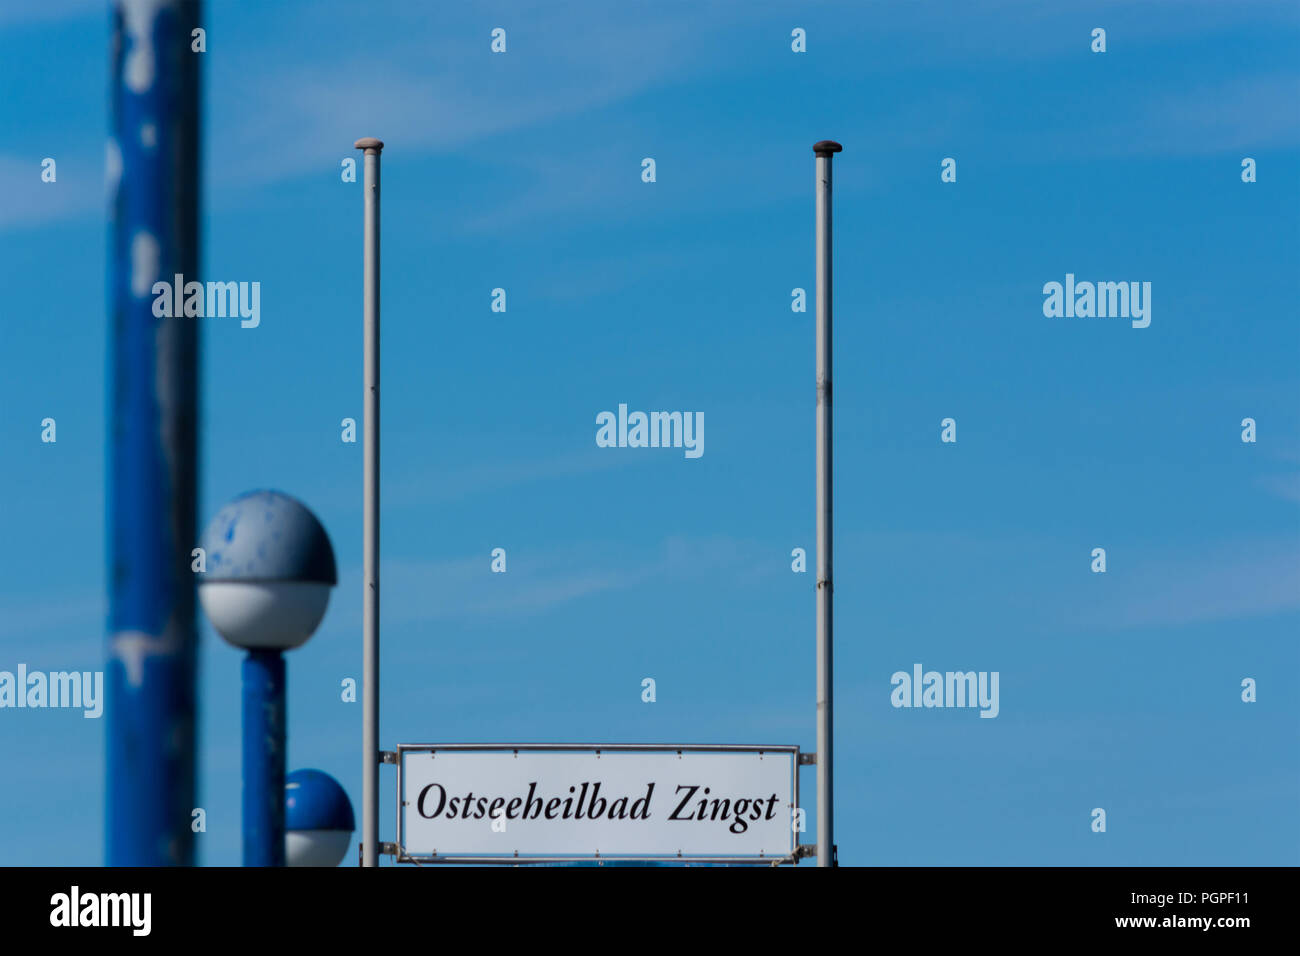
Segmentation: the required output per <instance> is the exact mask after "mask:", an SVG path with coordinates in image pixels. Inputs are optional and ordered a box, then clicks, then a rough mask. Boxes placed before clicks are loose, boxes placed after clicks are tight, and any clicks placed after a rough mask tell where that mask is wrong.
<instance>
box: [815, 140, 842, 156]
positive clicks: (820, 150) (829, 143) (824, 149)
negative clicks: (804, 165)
mask: <svg viewBox="0 0 1300 956" xmlns="http://www.w3.org/2000/svg"><path fill="white" fill-rule="evenodd" d="M843 149H844V147H843V146H841V145H840V144H839V143H837V142H835V140H833V139H824V140H822V141H821V142H820V143H813V152H814V153H816V154H817V155H818V156H829V155H830V154H831V153H838V152H842V151H843Z"/></svg>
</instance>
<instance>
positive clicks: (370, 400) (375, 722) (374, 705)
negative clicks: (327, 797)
mask: <svg viewBox="0 0 1300 956" xmlns="http://www.w3.org/2000/svg"><path fill="white" fill-rule="evenodd" d="M355 145H356V148H357V149H362V150H365V236H364V239H363V244H364V247H365V252H364V266H363V270H364V279H363V292H362V300H363V303H364V305H363V311H364V325H365V357H364V360H363V361H364V364H365V381H366V392H365V420H364V425H363V427H364V429H365V435H364V438H363V442H364V448H365V472H364V478H363V479H362V495H363V498H364V506H363V510H364V514H365V526H364V531H363V534H362V538H363V541H364V550H365V557H364V572H363V573H364V576H365V582H364V588H365V594H364V595H363V599H362V600H363V607H364V610H363V611H362V656H363V658H364V660H365V662H364V674H363V677H362V718H361V719H362V729H361V750H362V760H363V761H364V762H365V767H364V769H363V775H362V777H361V865H362V866H378V865H379V153H380V151H382V150H383V148H384V144H383V143H382V142H380V141H379V140H377V139H375V138H374V137H371V136H367V137H365V138H363V139H359V140H357V141H356V143H355Z"/></svg>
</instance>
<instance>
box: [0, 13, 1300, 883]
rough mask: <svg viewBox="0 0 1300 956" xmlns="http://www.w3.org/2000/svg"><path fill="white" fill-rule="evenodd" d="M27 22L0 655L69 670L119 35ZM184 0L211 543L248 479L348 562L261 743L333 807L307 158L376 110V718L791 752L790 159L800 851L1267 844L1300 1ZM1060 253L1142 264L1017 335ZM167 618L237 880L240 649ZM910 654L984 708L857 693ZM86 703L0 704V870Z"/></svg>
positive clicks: (353, 215) (1120, 857) (459, 730)
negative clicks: (698, 451)
mask: <svg viewBox="0 0 1300 956" xmlns="http://www.w3.org/2000/svg"><path fill="white" fill-rule="evenodd" d="M29 6H34V5H28V4H20V3H17V2H12V0H6V2H4V3H2V4H0V101H2V102H3V103H4V108H3V110H0V144H3V145H0V197H3V201H0V275H2V276H3V288H4V292H5V296H4V301H5V305H6V308H5V315H4V318H3V321H0V356H2V358H0V362H3V372H4V374H3V375H2V376H0V439H2V440H3V448H4V449H5V452H4V458H3V463H4V467H3V468H0V500H4V501H5V502H6V505H5V508H4V510H3V512H2V513H0V521H2V523H0V530H2V531H3V534H4V538H5V541H6V543H7V548H8V550H7V552H6V557H5V558H4V559H3V561H2V563H0V570H2V571H3V574H0V669H8V670H13V669H14V668H15V667H16V665H17V664H18V663H20V662H23V663H26V664H27V665H28V666H29V667H30V668H32V669H45V670H55V669H73V668H76V669H98V668H101V667H102V661H103V634H104V615H105V605H104V592H105V587H104V558H103V556H104V554H105V544H104V527H105V520H104V514H103V509H104V475H105V466H106V462H105V456H104V434H105V432H104V426H105V419H106V410H105V397H106V395H107V382H106V378H105V373H106V370H107V361H106V346H107V343H106V330H107V327H108V323H107V318H106V315H105V306H104V300H105V263H106V256H105V244H106V239H107V235H108V232H107V222H106V215H105V209H106V206H105V196H104V185H103V181H104V152H105V141H106V138H107V132H108V122H109V121H108V115H107V109H108V99H107V91H106V78H107V77H108V75H109V68H108V59H107V51H108V38H109V22H108V16H107V13H106V11H105V9H104V8H103V6H102V5H101V4H99V3H92V2H72V0H68V2H50V3H45V4H41V5H39V9H29ZM973 8H979V9H973ZM207 10H208V13H207V20H208V22H209V28H208V52H207V53H206V54H204V61H203V66H204V75H203V79H204V106H205V116H204V122H203V136H204V177H205V183H204V199H203V204H204V208H203V212H204V216H203V251H202V259H203V265H204V273H205V277H207V278H213V279H220V280H246V281H253V280H256V281H260V282H261V287H262V292H261V296H262V298H261V307H262V321H261V325H260V326H259V327H258V328H256V329H241V328H240V327H239V324H238V322H237V321H230V320H225V321H223V320H218V319H213V320H201V321H202V322H203V326H202V336H203V346H202V347H203V357H202V401H203V410H204V418H203V426H202V427H203V431H202V435H201V455H202V459H201V506H200V525H203V524H206V522H207V520H208V519H209V518H210V517H211V516H212V515H213V514H214V513H215V512H216V510H217V509H218V508H219V507H220V506H221V504H222V503H223V502H225V501H226V500H228V499H229V498H231V497H233V496H235V495H237V494H239V493H241V492H243V491H246V490H250V489H253V488H262V487H275V488H280V489H283V490H285V491H287V492H289V493H290V494H293V495H295V496H296V497H298V498H300V499H301V500H302V501H303V502H305V503H306V504H307V505H308V506H309V507H310V508H312V509H313V510H314V511H315V513H316V514H317V515H318V516H319V517H320V518H321V520H322V521H323V523H324V524H325V526H326V528H327V529H328V531H329V534H330V536H331V538H332V540H333V543H334V546H335V550H336V553H337V555H338V560H339V570H340V582H339V587H338V590H337V592H336V593H335V595H334V598H333V602H332V604H331V607H330V610H329V612H328V613H327V615H326V618H325V620H324V623H323V624H322V626H321V629H320V631H319V632H318V633H317V635H316V636H315V637H314V638H313V640H312V641H311V642H310V643H309V644H308V645H307V646H305V647H304V648H302V649H300V650H297V651H294V652H292V653H291V655H290V658H289V693H290V704H289V708H290V725H289V754H290V759H289V767H290V769H296V768H299V767H318V768H320V769H323V770H326V771H328V772H330V773H332V774H334V775H335V776H336V777H337V778H338V779H339V780H340V781H341V782H342V783H343V784H344V786H345V787H346V789H347V790H348V792H349V794H350V795H351V797H352V800H353V803H354V805H355V806H357V807H358V808H359V804H360V757H359V749H360V737H361V730H360V719H361V715H360V709H359V707H358V705H356V704H347V703H343V702H342V701H341V700H340V693H339V686H340V681H341V680H343V679H344V678H346V677H355V678H358V679H359V678H360V676H361V675H360V669H361V655H360V623H361V622H360V618H361V601H360V592H361V580H360V565H361V446H360V445H359V444H355V445H353V444H344V443H342V442H341V441H340V438H339V435H340V428H339V423H340V421H341V419H343V418H345V417H354V418H356V419H358V420H360V418H361V414H362V408H361V399H362V386H361V371H362V370H361V326H360V302H361V263H360V251H361V249H360V246H361V231H360V229H361V193H360V186H359V185H358V184H347V183H343V182H341V181H340V175H339V169H340V166H339V164H340V161H341V160H342V159H344V158H346V157H349V156H353V155H356V152H355V151H354V150H353V149H352V142H353V141H354V140H355V139H356V138H358V137H360V136H371V135H373V136H378V137H380V138H382V139H383V140H384V141H385V143H386V149H385V151H384V156H383V175H384V196H383V202H384V206H383V239H384V264H383V269H384V272H383V310H384V311H383V316H384V326H383V355H384V358H383V376H384V378H383V388H384V391H383V416H384V417H383V427H384V432H383V454H384V461H383V482H384V498H383V532H382V542H383V555H382V559H383V582H384V598H383V608H382V614H383V675H384V677H383V695H384V696H383V701H382V731H381V736H382V743H383V745H384V746H385V747H388V748H392V747H394V746H395V745H396V744H398V743H409V742H420V741H433V740H446V741H497V740H500V741H511V740H538V741H568V740H593V741H609V742H704V743H774V744H786V743H797V744H800V745H802V746H803V747H804V748H805V749H809V750H811V749H813V743H814V715H815V711H814V697H813V691H814V657H813V650H814V647H813V638H814V617H813V611H814V591H813V584H814V582H813V575H812V574H811V573H809V574H794V573H792V572H791V569H790V560H791V559H790V552H791V549H792V548H795V547H803V548H805V549H807V550H808V551H809V552H810V553H811V552H812V550H813V548H814V510H813V504H814V502H813V492H814V486H813V478H814V472H813V464H814V457H813V455H814V446H813V437H814V436H813V423H814V417H813V413H814V405H813V399H814V375H813V359H814V354H813V344H814V343H813V314H812V312H811V311H809V312H807V313H803V314H797V313H793V312H792V311H791V309H790V295H791V290H792V289H793V288H795V287H803V288H806V289H808V290H809V294H810V295H811V291H812V289H813V286H814V275H813V157H812V152H811V149H810V147H811V145H812V143H813V142H815V141H817V140H819V139H824V138H833V139H837V140H839V141H840V142H842V143H843V144H844V147H845V149H844V152H843V153H842V154H840V155H839V156H838V157H837V158H836V160H835V190H836V191H835V228H836V260H835V266H836V273H835V276H836V287H835V316H836V341H835V348H836V353H835V411H836V418H835V426H836V431H835V440H836V474H835V478H836V513H835V520H836V538H835V546H836V551H835V565H836V567H835V570H836V581H835V585H836V587H835V598H836V604H835V612H836V617H835V623H836V630H835V634H836V668H837V672H836V678H837V679H836V717H837V722H836V732H837V737H836V740H837V755H836V757H837V765H836V785H837V786H836V801H837V802H836V806H837V819H836V827H837V833H836V839H837V842H838V844H839V846H840V857H841V861H842V862H844V863H849V864H894V865H930V864H957V865H962V864H995V865H1002V864H1047V865H1056V864H1082V865H1108V864H1115V865H1163V864H1168V865H1197V864H1205V865H1216V864H1224V865H1226V864H1242V865H1251V864H1274V865H1278V864H1288V865H1294V864H1296V863H1297V862H1300V818H1298V817H1297V814H1296V807H1297V805H1298V803H1297V801H1298V800H1300V742H1298V740H1297V729H1298V728H1300V676H1298V675H1300V667H1298V665H1300V652H1298V651H1297V635H1298V633H1300V628H1298V625H1300V512H1298V511H1297V505H1298V504H1300V401H1297V399H1298V398H1300V324H1298V320H1297V316H1296V311H1295V309H1296V301H1297V296H1298V295H1300V281H1298V279H1297V276H1298V275H1300V269H1298V268H1297V267H1298V266H1300V186H1298V185H1297V184H1298V183H1300V109H1297V107H1298V105H1300V57H1298V56H1297V54H1298V53H1300V14H1297V11H1296V8H1295V5H1294V4H1293V3H1281V2H1279V3H1271V2H1249V3H1248V2H1238V3H1231V4H1227V3H1201V2H1190V0H1189V2H1180V3H1173V2H1148V3H1106V2H1100V3H1088V4H1082V3H1053V4H1050V5H1044V4H1040V3H1033V2H1020V0H1004V2H998V3H987V4H959V3H945V4H938V3H935V4H903V3H876V4H870V5H863V4H848V3H845V4H836V3H819V4H813V3H762V2H756V3H743V4H742V3H739V2H737V3H714V4H689V3H670V2H660V3H654V4H595V3H574V4H558V5H557V4H546V3H535V4H513V3H512V4H507V3H498V4H456V5H453V6H452V7H448V5H437V6H436V7H435V6H433V5H429V6H425V5H417V4H398V3H377V4H372V5H370V7H369V8H368V12H367V13H366V14H365V15H364V16H363V15H361V14H360V13H359V12H358V8H357V6H356V5H355V4H343V3H338V2H313V3H288V2H286V3H277V4H253V3H249V2H242V0H241V2H235V0H229V2H225V0H211V2H209V3H208V4H207ZM498 26H499V27H503V28H505V29H506V30H507V36H508V52H507V53H506V54H505V55H493V54H491V53H490V52H489V39H490V38H489V34H490V31H491V30H492V29H493V28H494V27H498ZM1098 26H1100V27H1104V28H1105V29H1106V30H1107V47H1108V49H1107V52H1106V53H1104V54H1094V53H1092V52H1091V51H1090V49H1089V47H1090V42H1091V41H1090V33H1091V30H1092V29H1093V28H1094V27H1098ZM795 27H802V28H803V29H805V30H806V31H807V36H808V52H807V53H804V54H796V53H793V52H791V50H790V31H791V30H792V29H794V28H795ZM46 156H50V157H54V158H56V160H57V162H58V181H57V183H55V184H45V183H42V182H41V180H40V162H41V159H42V158H43V157H46ZM647 156H649V157H653V158H654V159H655V160H656V164H657V182H655V183H653V184H647V183H643V182H642V181H641V175H640V174H641V161H642V159H643V158H644V157H647ZM1247 156H1249V157H1252V158H1254V159H1255V160H1256V161H1257V164H1258V182H1255V183H1253V184H1246V183H1243V182H1242V181H1241V177H1240V172H1241V161H1242V159H1243V157H1247ZM944 157H953V158H955V159H956V160H957V164H958V180H957V182H956V183H953V184H945V183H941V182H940V162H941V160H942V159H943V158H944ZM1066 273H1074V274H1075V275H1076V276H1077V277H1078V278H1079V279H1080V280H1083V279H1091V280H1094V281H1098V280H1137V281H1149V282H1151V283H1152V289H1153V291H1152V322H1151V325H1150V327H1149V328H1146V329H1135V328H1132V327H1131V326H1130V324H1129V322H1127V321H1125V320H1122V319H1064V318H1046V317H1045V316H1044V315H1043V311H1042V304H1043V294H1042V291H1041V290H1042V287H1043V284H1044V283H1046V282H1049V281H1058V282H1060V281H1063V280H1064V277H1065V274H1066ZM495 287H503V288H505V289H506V290H507V297H508V299H507V301H508V311H507V312H506V313H504V314H501V313H494V312H492V311H491V310H490V293H491V290H492V289H493V288H495ZM620 402H625V403H627V404H628V405H629V407H630V408H632V409H643V410H652V409H665V410H690V411H702V412H703V413H704V415H705V421H706V433H705V437H706V444H705V454H704V455H703V457H701V458H699V459H695V460H690V459H687V458H685V457H684V456H683V455H682V453H681V452H680V451H670V450H635V449H602V448H597V447H596V445H595V432H596V426H595V418H596V415H597V414H598V413H599V412H601V411H604V410H614V409H617V406H618V404H619V403H620ZM46 416H52V417H54V418H55V419H56V420H57V423H58V442H57V443H56V444H53V445H50V444H43V443H41V441H40V425H39V423H40V421H41V419H42V418H45V417H46ZM1248 416H1249V417H1252V418H1254V419H1255V420H1256V421H1257V423H1258V441H1257V442H1256V443H1254V444H1245V443H1243V442H1242V441H1241V440H1240V433H1241V426H1240V422H1241V420H1242V419H1243V418H1244V417H1248ZM946 417H952V418H954V419H956V421H957V428H958V441H957V443H956V444H943V443H941V442H940V421H941V420H942V419H944V418H946ZM496 547H503V548H505V549H506V550H507V554H508V567H509V570H508V572H507V573H506V574H504V575H494V574H491V573H490V571H489V555H490V552H491V550H492V549H493V548H496ZM1095 547H1104V548H1105V549H1106V551H1107V565H1108V569H1107V572H1106V573H1105V574H1093V573H1091V571H1090V568H1089V565H1090V561H1091V558H1090V554H1091V551H1092V549H1093V548H1095ZM202 640H203V647H202V654H201V659H202V662H201V667H202V670H201V706H202V712H201V719H200V734H201V754H200V774H201V776H200V801H199V803H200V805H201V806H203V807H204V808H205V810H206V811H207V823H208V829H207V832H206V833H205V834H203V835H201V836H200V837H199V854H200V860H201V862H203V863H206V864H223V865H230V864H237V863H238V861H239V709H238V707H239V654H238V652H236V651H235V650H234V649H233V648H230V647H229V646H227V645H225V644H224V643H223V642H222V641H221V640H220V639H219V638H217V637H216V636H215V635H214V634H213V632H212V631H211V629H210V628H209V627H208V626H207V625H206V623H204V624H203V625H202ZM914 663H921V664H923V665H924V666H925V667H926V669H935V670H940V671H946V670H977V671H998V672H999V673H1000V678H1001V679H1000V713H999V715H998V717H997V718H996V719H993V720H981V719H978V717H977V713H976V712H975V711H973V710H961V709H895V708H893V707H892V706H891V705H890V691H891V685H890V676H891V674H893V673H894V672H895V671H898V670H905V671H910V670H911V668H912V665H913V664H914ZM643 677H653V678H654V679H655V680H656V682H657V692H658V699H657V702H656V703H654V704H645V703H643V702H642V701H641V680H642V678H643ZM1245 677H1251V678H1254V679H1255V680H1256V681H1257V682H1258V701H1257V702H1256V703H1253V704H1246V703H1243V702H1242V701H1241V699H1240V693H1241V686H1240V685H1241V681H1242V679H1243V678H1245ZM110 706H111V702H110ZM103 727H104V722H103V721H95V720H85V719H83V718H82V717H81V715H80V713H79V712H70V711H52V710H51V711H32V710H22V711H15V710H5V711H2V712H0V779H2V780H3V783H4V785H3V787H0V864H39V863H51V862H58V863H73V864H90V865H93V864H98V863H100V862H101V861H102V859H103V819H102V818H103V809H102V808H103V779H102V777H103V753H104V741H103ZM382 779H383V786H384V790H383V804H382V805H383V809H384V815H383V818H382V822H381V831H382V835H383V836H384V837H385V838H387V839H391V838H392V834H393V831H394V821H393V803H394V800H395V796H394V791H393V782H394V781H393V777H392V775H391V773H390V772H388V771H386V772H385V776H384V777H383V778H382ZM812 784H813V776H812V774H811V772H805V776H804V777H803V786H804V793H805V797H804V799H805V803H807V804H808V805H809V806H811V804H812V800H811V794H812ZM1094 807H1103V808H1105V809H1106V811H1107V814H1108V821H1107V832H1106V833H1105V834H1097V833H1093V832H1092V831H1091V829H1090V826H1089V824H1090V821H1091V818H1090V815H1089V814H1090V811H1091V810H1092V808H1094ZM811 837H812V834H811V833H809V834H806V835H805V839H811ZM353 859H355V844H354V847H353V851H352V855H351V856H350V857H349V862H351V861H352V860H353Z"/></svg>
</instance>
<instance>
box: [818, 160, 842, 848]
mask: <svg viewBox="0 0 1300 956" xmlns="http://www.w3.org/2000/svg"><path fill="white" fill-rule="evenodd" d="M843 148H844V147H843V146H841V145H840V144H839V143H836V142H832V141H831V140H829V139H824V140H822V141H821V142H820V143H817V144H815V145H814V146H813V153H814V155H816V157H817V865H818V866H832V865H833V864H834V862H835V831H834V793H833V791H832V787H833V777H832V774H831V763H832V747H833V746H834V744H833V741H832V733H833V730H834V719H833V715H832V707H831V696H832V684H833V682H834V680H833V675H834V669H833V668H832V666H831V652H832V648H833V641H832V639H831V595H832V592H833V590H834V588H833V586H832V583H831V582H832V575H831V471H832V469H831V156H832V155H833V154H835V153H838V152H840V151H841V150H842V149H843Z"/></svg>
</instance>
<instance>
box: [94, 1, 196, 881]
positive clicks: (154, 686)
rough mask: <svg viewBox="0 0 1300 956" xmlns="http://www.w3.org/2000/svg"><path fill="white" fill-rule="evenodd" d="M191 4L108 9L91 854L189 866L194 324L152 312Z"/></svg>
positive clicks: (170, 266)
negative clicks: (102, 658) (99, 680)
mask: <svg viewBox="0 0 1300 956" xmlns="http://www.w3.org/2000/svg"><path fill="white" fill-rule="evenodd" d="M199 18H200V5H199V3H198V2H197V0H161V2H158V0H154V2H150V0H116V2H115V3H114V5H113V40H112V47H111V49H110V51H109V52H110V61H111V78H110V98H111V108H112V127H111V134H110V137H109V141H108V179H109V188H110V194H111V207H110V218H111V222H112V226H111V236H110V241H109V250H110V253H109V254H110V261H109V270H108V274H109V281H108V314H109V320H110V322H111V329H110V336H109V338H110V346H109V348H110V369H109V372H110V380H111V386H110V389H111V390H110V395H109V406H110V411H109V422H108V436H107V458H108V475H107V478H108V497H107V508H106V510H107V523H108V528H107V541H108V547H107V550H108V574H107V579H108V580H107V587H108V621H107V636H106V658H107V660H106V663H105V677H106V682H107V714H106V719H107V726H106V728H105V736H106V740H107V753H106V755H105V756H106V768H105V769H106V773H105V776H106V793H105V797H106V801H105V802H106V806H105V831H106V832H105V857H106V861H107V863H108V865H109V866H159V865H167V864H174V865H192V864H193V863H194V833H193V830H192V829H191V822H192V813H193V810H194V806H195V694H196V650H197V647H196V645H197V632H196V629H195V619H194V604H195V581H194V575H193V573H192V572H191V569H190V560H191V558H190V551H191V549H192V548H193V547H194V546H195V540H194V539H195V497H196V480H197V479H196V474H197V457H198V455H197V446H198V439H197V433H198V428H197V424H198V376H197V366H198V362H197V353H198V329H197V325H196V320H195V319H194V318H188V319H187V318H160V317H157V316H155V315H154V309H153V306H154V301H155V298H156V296H157V293H156V292H155V288H154V286H155V283H156V282H160V281H166V282H168V283H173V282H175V276H177V275H182V276H184V281H187V282H188V281H191V280H194V281H197V280H198V265H199V256H198V217H199V211H198V205H199V182H198V180H199V62H200V60H201V58H202V57H201V55H200V54H195V53H192V52H191V49H190V44H191V39H190V31H191V30H192V29H193V28H195V27H197V26H201V25H202V24H201V23H200V19H199Z"/></svg>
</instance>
